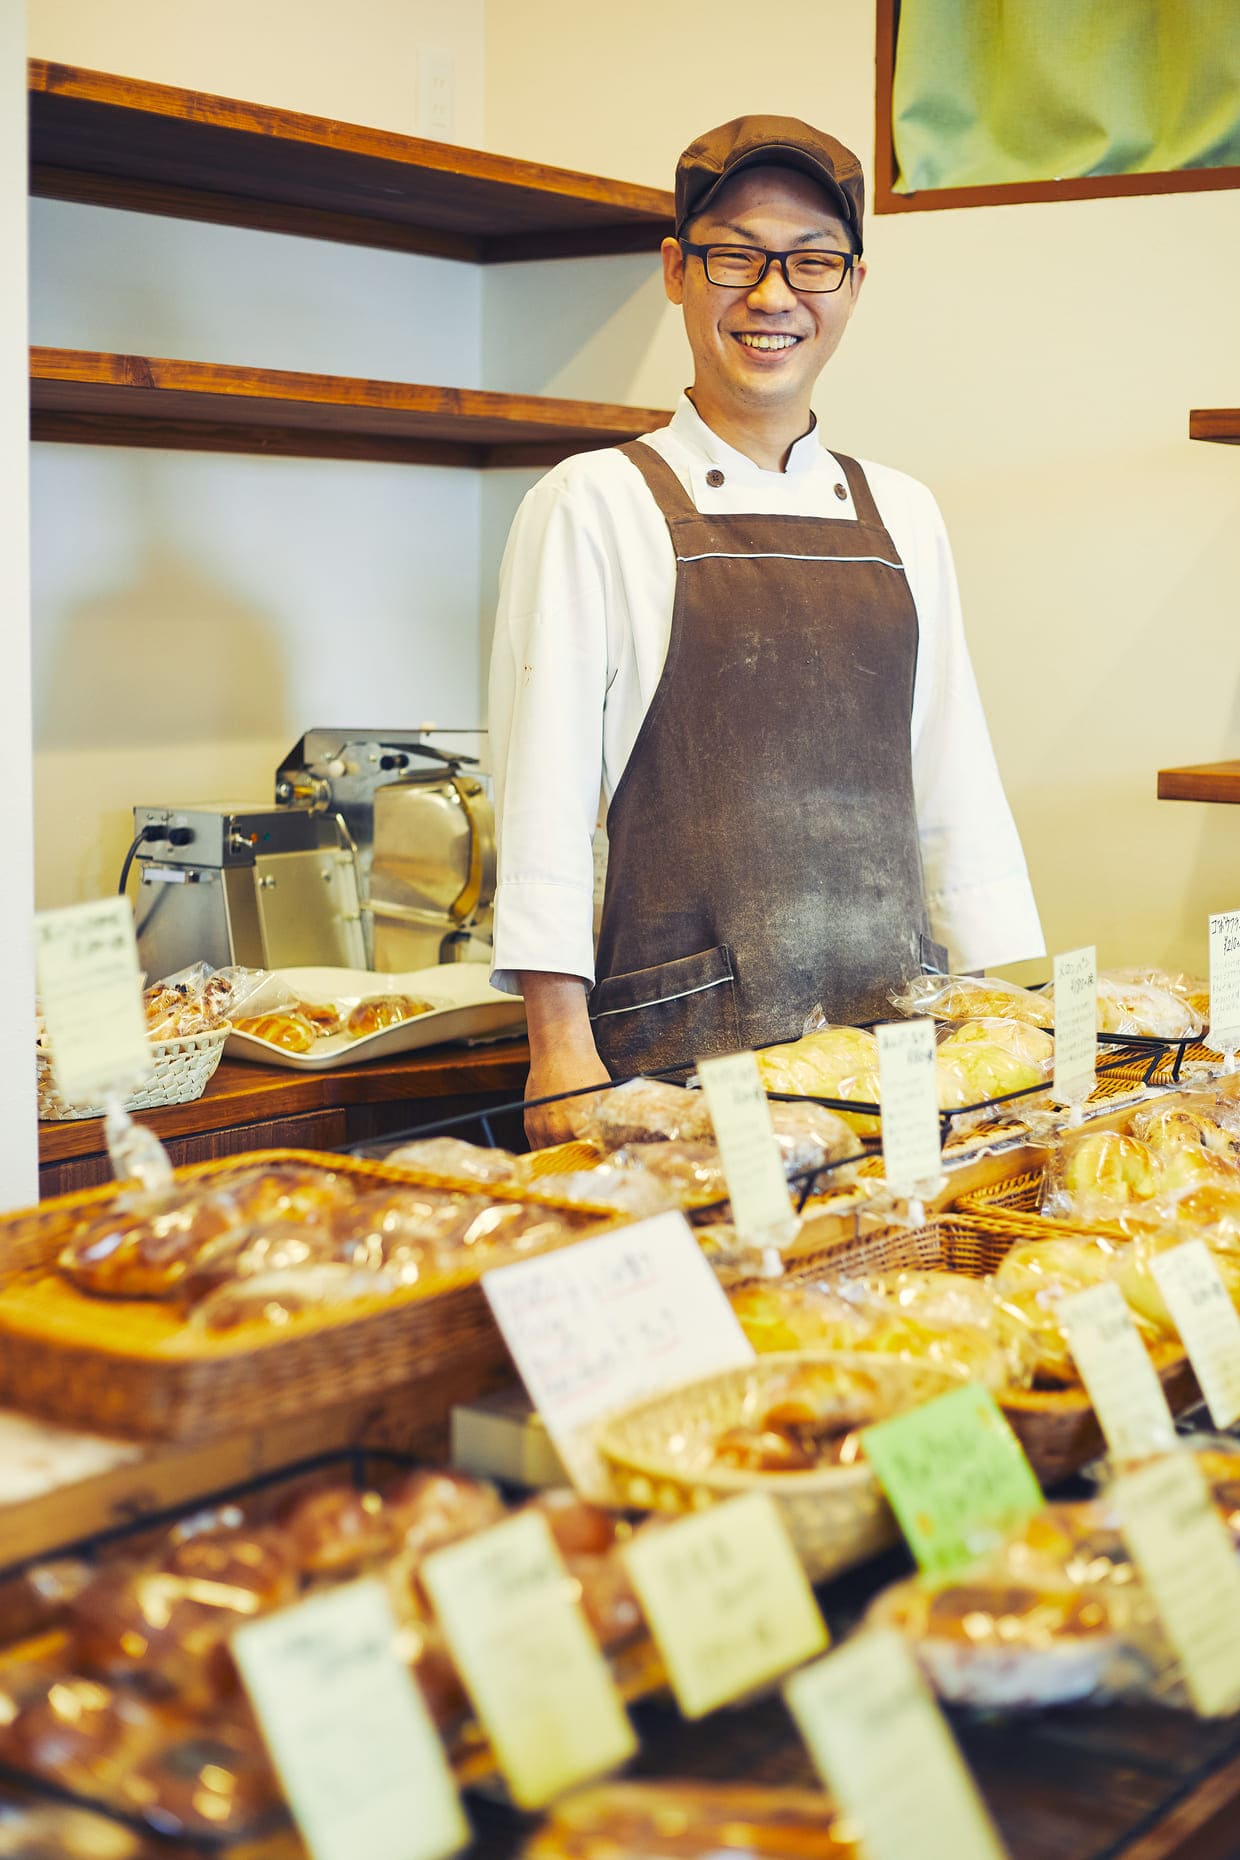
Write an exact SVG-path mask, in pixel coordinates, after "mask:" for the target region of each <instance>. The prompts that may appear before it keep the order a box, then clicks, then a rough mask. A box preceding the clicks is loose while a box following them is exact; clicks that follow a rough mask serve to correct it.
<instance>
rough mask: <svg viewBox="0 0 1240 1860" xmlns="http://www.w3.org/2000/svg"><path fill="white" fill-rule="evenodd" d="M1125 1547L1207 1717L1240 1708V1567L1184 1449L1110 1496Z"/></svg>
mask: <svg viewBox="0 0 1240 1860" xmlns="http://www.w3.org/2000/svg"><path fill="white" fill-rule="evenodd" d="M1109 1496H1110V1497H1111V1499H1112V1500H1113V1501H1114V1503H1115V1506H1116V1509H1117V1510H1118V1512H1119V1518H1120V1526H1121V1528H1122V1530H1123V1533H1124V1541H1125V1542H1126V1543H1127V1545H1128V1548H1129V1550H1130V1551H1131V1553H1132V1559H1133V1562H1134V1563H1135V1564H1136V1565H1137V1568H1138V1569H1139V1570H1140V1571H1141V1574H1142V1576H1143V1578H1144V1580H1145V1584H1146V1587H1147V1588H1148V1589H1149V1591H1150V1593H1151V1594H1152V1596H1153V1597H1154V1602H1155V1605H1156V1606H1157V1608H1158V1612H1159V1614H1160V1615H1161V1616H1162V1622H1163V1626H1164V1627H1165V1628H1166V1630H1167V1636H1168V1639H1169V1640H1170V1641H1171V1644H1172V1646H1173V1647H1174V1648H1175V1651H1176V1653H1177V1654H1178V1655H1179V1657H1180V1664H1181V1665H1182V1667H1183V1669H1184V1679H1185V1682H1186V1684H1187V1686H1188V1690H1189V1696H1190V1697H1191V1698H1192V1701H1193V1704H1194V1706H1195V1707H1196V1709H1197V1710H1198V1711H1199V1712H1201V1713H1202V1714H1203V1716H1206V1717H1214V1716H1216V1715H1220V1714H1222V1713H1225V1712H1231V1711H1234V1710H1235V1709H1236V1707H1237V1706H1240V1561H1237V1558H1236V1553H1235V1550H1234V1549H1233V1547H1232V1541H1231V1534H1230V1532H1229V1531H1228V1529H1227V1527H1226V1525H1225V1524H1224V1523H1223V1520H1222V1519H1221V1518H1220V1517H1219V1515H1218V1513H1217V1512H1216V1511H1215V1509H1214V1506H1213V1504H1212V1502H1211V1499H1210V1493H1209V1490H1208V1488H1207V1486H1206V1483H1205V1480H1204V1479H1203V1478H1202V1475H1201V1469H1200V1468H1199V1467H1198V1465H1197V1464H1196V1461H1195V1460H1194V1459H1193V1456H1192V1454H1191V1453H1186V1452H1184V1451H1183V1450H1182V1449H1181V1450H1179V1451H1177V1452H1174V1453H1169V1454H1167V1455H1166V1456H1165V1457H1164V1458H1163V1459H1159V1460H1154V1461H1153V1462H1152V1463H1151V1464H1150V1465H1148V1466H1141V1467H1138V1468H1137V1470H1136V1471H1135V1472H1130V1473H1126V1474H1125V1475H1124V1477H1123V1478H1122V1479H1117V1480H1116V1481H1115V1483H1114V1485H1113V1486H1112V1487H1111V1488H1110V1494H1109Z"/></svg>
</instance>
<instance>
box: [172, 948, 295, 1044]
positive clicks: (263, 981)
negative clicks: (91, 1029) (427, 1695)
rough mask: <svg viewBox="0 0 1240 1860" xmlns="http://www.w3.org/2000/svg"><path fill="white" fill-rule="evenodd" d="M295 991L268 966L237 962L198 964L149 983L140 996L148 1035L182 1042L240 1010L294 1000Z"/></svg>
mask: <svg viewBox="0 0 1240 1860" xmlns="http://www.w3.org/2000/svg"><path fill="white" fill-rule="evenodd" d="M292 1000H293V995H292V992H291V990H290V989H288V988H286V987H285V985H284V983H283V982H280V981H278V980H277V979H276V978H275V977H274V976H272V975H270V974H269V973H268V972H267V970H266V969H247V968H243V967H240V966H237V965H233V966H230V967H228V968H223V969H213V968H212V967H211V965H210V963H209V962H194V963H191V964H190V965H189V967H188V968H185V969H178V970H177V971H176V973H175V974H173V975H166V976H164V977H163V979H162V980H161V981H158V982H154V983H152V985H151V986H150V987H148V988H147V989H146V990H145V991H144V993H143V997H142V1003H143V1008H144V1010H145V1013H146V1025H147V1033H148V1035H149V1037H150V1038H151V1039H152V1040H180V1039H184V1038H186V1037H187V1036H188V1035H190V1034H195V1033H209V1032H210V1031H211V1030H212V1029H213V1028H215V1027H222V1026H223V1025H224V1024H225V1022H226V1021H230V1020H232V1019H233V1018H234V1017H235V1016H236V1015H238V1014H241V1013H257V1012H259V1011H260V1004H261V1005H262V1006H266V1007H270V1008H275V1007H279V1006H283V1005H285V1004H286V1003H290V1002H291V1001H292Z"/></svg>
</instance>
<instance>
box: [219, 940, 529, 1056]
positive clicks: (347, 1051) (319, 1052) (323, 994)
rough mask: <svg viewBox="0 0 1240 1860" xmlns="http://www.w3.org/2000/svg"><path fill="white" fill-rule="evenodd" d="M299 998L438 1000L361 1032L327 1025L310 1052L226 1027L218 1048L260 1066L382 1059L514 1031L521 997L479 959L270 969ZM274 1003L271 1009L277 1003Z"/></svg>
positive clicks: (252, 1008)
mask: <svg viewBox="0 0 1240 1860" xmlns="http://www.w3.org/2000/svg"><path fill="white" fill-rule="evenodd" d="M272 976H273V978H274V979H275V980H276V981H278V982H283V983H285V984H286V985H287V987H289V988H290V989H291V990H292V991H293V993H294V994H296V995H298V996H300V997H301V999H302V1000H303V1001H338V1000H348V999H350V998H351V997H353V998H356V997H358V996H361V995H418V996H421V997H422V998H423V999H424V1000H427V1001H434V1002H436V1003H437V1004H438V1005H437V1006H436V1008H435V1011H434V1013H432V1014H419V1015H418V1017H417V1019H416V1020H404V1021H401V1023H400V1025H399V1026H396V1027H382V1028H380V1030H379V1032H378V1033H366V1034H362V1035H360V1036H357V1035H354V1034H349V1033H333V1034H332V1035H331V1036H330V1038H328V1039H326V1040H316V1041H315V1044H314V1049H313V1051H312V1052H309V1053H286V1052H284V1051H283V1050H282V1048H280V1047H278V1046H271V1045H269V1044H268V1042H267V1041H266V1040H256V1039H255V1038H254V1037H253V1035H251V1034H248V1033H239V1032H238V1031H237V1029H236V1028H234V1029H233V1030H232V1032H231V1033H230V1034H229V1036H228V1039H227V1041H226V1042H225V1045H224V1051H225V1053H226V1054H227V1056H228V1057H229V1058H230V1059H254V1060H258V1061H260V1062H261V1063H262V1064H263V1065H266V1066H288V1067H290V1069H291V1070H293V1071H294V1072H328V1071H330V1070H331V1068H332V1067H333V1066H346V1065H353V1064H354V1062H355V1061H357V1060H359V1059H386V1058H388V1057H389V1056H390V1055H391V1054H393V1053H412V1052H416V1051H417V1049H418V1048H419V1047H422V1046H442V1045H444V1044H445V1043H447V1042H449V1041H452V1040H475V1039H479V1038H483V1039H486V1038H491V1039H495V1038H497V1037H498V1036H499V1035H501V1034H505V1033H508V1034H516V1033H519V1032H520V1031H521V1029H522V1028H523V1027H524V1026H525V1003H524V1001H522V999H521V997H520V996H519V995H505V994H501V993H500V991H499V990H498V989H497V988H492V987H491V984H490V982H489V981H488V980H487V969H486V967H485V965H484V964H482V963H480V962H446V963H441V964H440V965H439V966H438V967H437V968H433V969H409V970H406V971H405V972H404V973H403V974H400V975H389V974H385V973H382V972H380V971H378V970H375V969H273V970H272ZM266 1011H267V1008H266V1006H265V1004H263V1005H251V1004H250V1003H249V1002H247V1003H246V1015H247V1018H248V1016H249V1015H250V1014H258V1013H264V1012H266ZM276 1011H278V1010H276Z"/></svg>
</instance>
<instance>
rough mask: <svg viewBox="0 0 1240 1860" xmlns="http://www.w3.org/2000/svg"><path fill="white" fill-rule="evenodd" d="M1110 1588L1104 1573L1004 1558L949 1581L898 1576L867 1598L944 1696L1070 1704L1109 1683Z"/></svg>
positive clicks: (1113, 1638)
mask: <svg viewBox="0 0 1240 1860" xmlns="http://www.w3.org/2000/svg"><path fill="white" fill-rule="evenodd" d="M1115 1593H1116V1592H1115V1590H1114V1589H1113V1587H1111V1586H1109V1585H1108V1584H1107V1583H1105V1582H1104V1583H1099V1584H1096V1585H1093V1586H1088V1587H1079V1588H1078V1587H1074V1586H1072V1584H1070V1583H1069V1582H1068V1580H1067V1578H1066V1577H1065V1576H1063V1575H1062V1574H1060V1573H1058V1572H1056V1571H1055V1570H1054V1569H1052V1568H1050V1567H1048V1568H1047V1570H1046V1571H1045V1574H1044V1575H1040V1576H1037V1575H1035V1576H1034V1577H1033V1578H1032V1579H1030V1580H1022V1579H1020V1578H1016V1577H1013V1575H1012V1574H1011V1572H1010V1571H1009V1570H1007V1569H1005V1567H1004V1566H1003V1563H1002V1560H1000V1561H998V1562H997V1564H996V1567H995V1568H994V1569H993V1570H990V1569H985V1568H983V1569H981V1570H979V1571H977V1572H975V1573H974V1574H972V1575H971V1576H968V1577H966V1578H964V1579H962V1580H961V1581H960V1582H955V1583H949V1584H948V1585H946V1586H945V1587H937V1588H936V1587H934V1586H933V1584H932V1583H931V1582H930V1581H929V1580H928V1579H926V1578H922V1577H913V1578H912V1579H911V1580H910V1581H907V1582H901V1583H897V1584H896V1586H895V1587H894V1588H892V1589H888V1590H887V1591H886V1592H885V1593H884V1594H882V1595H880V1596H879V1597H878V1598H877V1599H876V1601H875V1602H874V1603H873V1604H872V1605H871V1608H870V1612H869V1617H868V1618H869V1620H870V1621H871V1622H874V1623H875V1624H877V1625H880V1626H884V1627H894V1628H895V1629H896V1630H897V1631H898V1632H899V1633H901V1634H903V1635H904V1636H905V1638H906V1639H907V1640H908V1642H909V1644H910V1648H911V1651H912V1652H913V1653H914V1654H915V1655H916V1657H917V1659H918V1661H919V1662H920V1664H921V1666H922V1667H923V1669H924V1671H925V1673H926V1676H927V1678H928V1679H929V1680H930V1682H931V1684H932V1685H933V1686H934V1688H935V1690H936V1691H937V1692H938V1693H939V1695H940V1697H942V1698H943V1699H945V1700H947V1701H948V1702H949V1703H954V1704H962V1705H974V1706H979V1707H982V1708H986V1707H994V1708H996V1709H1002V1708H1005V1707H1008V1708H1028V1707H1032V1706H1040V1705H1055V1704H1068V1703H1071V1702H1072V1701H1073V1700H1079V1699H1085V1698H1088V1697H1090V1696H1091V1695H1092V1694H1094V1693H1096V1692H1097V1691H1098V1690H1099V1687H1100V1686H1101V1685H1103V1684H1104V1683H1105V1676H1106V1673H1107V1669H1108V1667H1109V1665H1110V1663H1111V1661H1112V1659H1113V1658H1114V1656H1115V1654H1116V1653H1117V1652H1118V1649H1119V1635H1118V1632H1117V1630H1116V1627H1115V1624H1114V1620H1113V1616H1112V1611H1111V1609H1112V1597H1113V1596H1114V1595H1115ZM1116 1599H1117V1600H1118V1597H1117V1598H1116Z"/></svg>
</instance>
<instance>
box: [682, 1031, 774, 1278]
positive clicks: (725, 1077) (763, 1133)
mask: <svg viewBox="0 0 1240 1860" xmlns="http://www.w3.org/2000/svg"><path fill="white" fill-rule="evenodd" d="M697 1070H698V1078H699V1079H700V1080H701V1082H702V1090H703V1091H704V1092H705V1094H706V1102H707V1104H708V1105H709V1107H710V1118H711V1122H712V1124H713V1125H714V1126H715V1137H716V1140H717V1141H718V1144H719V1155H720V1158H721V1160H722V1162H723V1173H724V1175H725V1176H726V1177H727V1183H728V1198H729V1200H730V1201H731V1203H732V1219H733V1222H734V1223H735V1226H736V1231H737V1232H738V1233H739V1234H740V1236H741V1238H742V1239H743V1240H746V1241H749V1242H751V1243H753V1244H756V1245H758V1246H778V1245H779V1244H780V1242H781V1241H784V1240H790V1239H791V1238H792V1236H793V1234H794V1233H795V1232H796V1228H797V1217H796V1214H795V1212H794V1210H793V1206H792V1199H791V1196H790V1195H789V1193H788V1181H787V1177H786V1176H785V1174H784V1164H783V1158H782V1157H781V1155H780V1153H779V1145H778V1144H777V1143H776V1141H775V1132H774V1130H773V1128H772V1126H771V1106H770V1102H769V1100H768V1099H767V1095H766V1093H765V1092H764V1091H763V1089H762V1080H761V1078H760V1077H759V1075H758V1062H757V1060H756V1059H755V1058H754V1056H753V1054H752V1053H730V1054H729V1055H728V1056H727V1057H726V1058H724V1059H700V1060H699V1061H698V1068H697Z"/></svg>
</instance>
